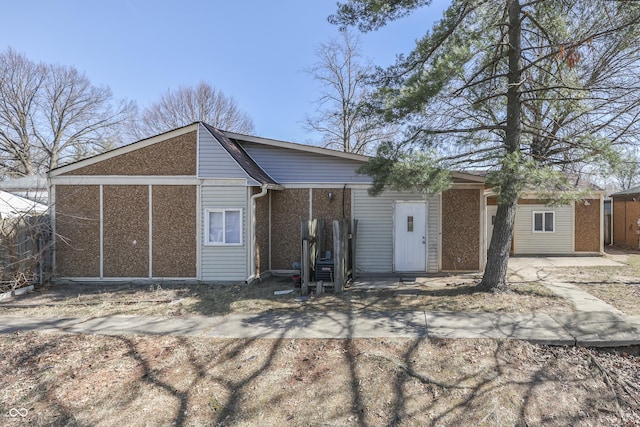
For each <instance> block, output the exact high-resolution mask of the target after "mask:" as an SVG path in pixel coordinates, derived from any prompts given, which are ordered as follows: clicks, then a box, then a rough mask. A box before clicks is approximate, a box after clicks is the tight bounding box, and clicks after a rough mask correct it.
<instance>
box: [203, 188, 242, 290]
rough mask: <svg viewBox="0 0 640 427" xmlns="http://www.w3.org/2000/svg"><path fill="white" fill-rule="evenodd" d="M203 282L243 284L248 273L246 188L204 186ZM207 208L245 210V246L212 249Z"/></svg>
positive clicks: (215, 247) (225, 246)
mask: <svg viewBox="0 0 640 427" xmlns="http://www.w3.org/2000/svg"><path fill="white" fill-rule="evenodd" d="M201 195H202V197H201V201H202V209H201V212H200V215H202V220H201V224H202V234H201V236H202V237H201V239H202V242H201V247H202V269H201V271H202V280H207V281H236V280H238V281H241V280H246V279H247V276H248V272H247V264H248V262H247V247H248V246H247V238H248V236H247V209H248V203H247V199H248V193H247V187H244V186H202V187H201ZM207 209H242V245H239V246H233V245H228V246H227V245H223V246H211V245H207V244H206V243H205V236H206V234H207V232H208V230H205V229H204V228H205V224H206V223H207V221H206V220H205V212H206V210H207Z"/></svg>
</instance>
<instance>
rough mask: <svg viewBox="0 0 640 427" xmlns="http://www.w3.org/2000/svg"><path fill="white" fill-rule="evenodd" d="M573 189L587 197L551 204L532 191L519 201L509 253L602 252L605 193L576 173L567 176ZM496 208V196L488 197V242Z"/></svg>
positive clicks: (564, 254) (580, 253) (584, 253)
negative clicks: (567, 202)
mask: <svg viewBox="0 0 640 427" xmlns="http://www.w3.org/2000/svg"><path fill="white" fill-rule="evenodd" d="M567 177H568V179H569V183H570V184H571V185H572V187H573V189H574V190H576V191H579V192H581V193H585V194H588V195H589V196H588V197H586V198H583V199H581V200H579V201H576V202H573V203H569V204H564V205H560V206H550V205H548V204H547V203H546V202H545V201H543V200H540V199H538V198H537V196H536V194H535V193H534V192H530V193H528V194H525V195H524V196H522V197H521V198H520V199H519V200H518V205H517V208H516V219H515V224H514V231H513V240H512V244H511V253H512V255H516V256H517V255H523V256H527V255H559V256H566V255H597V254H602V253H604V209H603V203H604V193H603V191H602V189H600V188H599V187H597V186H595V185H593V184H591V183H590V182H588V181H585V180H584V179H582V178H581V177H579V176H574V175H569V174H568V175H567ZM497 209H498V206H497V200H496V197H494V196H493V195H492V194H491V191H490V190H489V191H488V196H487V208H486V211H487V224H488V225H487V242H488V241H489V240H490V238H491V237H490V236H491V233H492V231H493V221H494V217H495V214H496V211H497Z"/></svg>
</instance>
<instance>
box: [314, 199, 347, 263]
mask: <svg viewBox="0 0 640 427" xmlns="http://www.w3.org/2000/svg"><path fill="white" fill-rule="evenodd" d="M329 193H333V197H332V200H329ZM343 196H344V198H343ZM312 203H313V205H312V209H313V216H312V218H313V219H324V220H326V227H325V245H326V247H325V250H328V251H331V253H333V221H334V220H336V219H343V218H344V219H351V190H350V189H345V190H343V189H342V188H314V189H313V193H312ZM343 215H344V216H343ZM318 249H320V248H318ZM319 256H322V257H324V254H320V255H319Z"/></svg>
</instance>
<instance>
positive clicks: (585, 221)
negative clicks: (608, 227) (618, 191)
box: [575, 199, 602, 252]
mask: <svg viewBox="0 0 640 427" xmlns="http://www.w3.org/2000/svg"><path fill="white" fill-rule="evenodd" d="M587 202H588V203H589V205H588V206H586V205H585V204H584V202H582V201H578V202H576V204H575V206H576V207H575V210H576V211H575V212H576V215H575V221H576V226H575V251H576V252H600V210H601V209H602V207H601V206H600V200H599V199H590V200H587Z"/></svg>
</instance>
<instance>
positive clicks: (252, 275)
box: [247, 184, 273, 283]
mask: <svg viewBox="0 0 640 427" xmlns="http://www.w3.org/2000/svg"><path fill="white" fill-rule="evenodd" d="M269 187H273V186H272V185H269V184H263V185H262V190H261V191H260V192H259V193H258V194H254V195H253V196H251V199H250V206H251V222H250V223H249V239H250V243H249V277H248V278H247V283H251V282H253V281H254V280H256V279H258V278H259V277H258V276H257V275H256V200H257V199H259V198H260V197H264V196H266V195H267V192H268V191H269Z"/></svg>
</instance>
